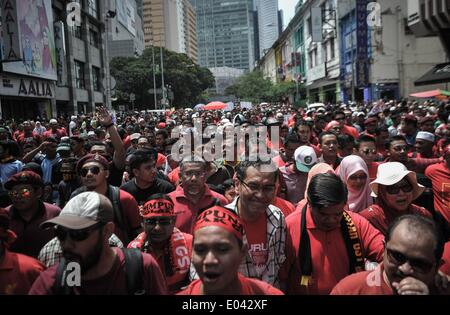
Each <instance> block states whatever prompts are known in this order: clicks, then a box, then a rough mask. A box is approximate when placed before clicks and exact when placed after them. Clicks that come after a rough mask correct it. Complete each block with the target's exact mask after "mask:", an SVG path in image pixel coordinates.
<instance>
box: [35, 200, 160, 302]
mask: <svg viewBox="0 0 450 315" xmlns="http://www.w3.org/2000/svg"><path fill="white" fill-rule="evenodd" d="M113 218H114V211H113V207H112V204H111V202H110V201H109V200H108V198H106V197H105V196H103V195H100V194H98V193H96V192H85V193H82V194H79V195H78V196H76V197H74V198H72V199H71V200H70V201H69V202H68V203H67V205H66V206H65V207H64V209H63V211H61V214H60V216H58V217H56V218H54V219H52V220H49V221H46V222H44V223H43V225H42V228H53V230H54V232H55V234H56V236H57V237H58V239H59V241H60V243H61V247H62V251H63V259H62V260H61V261H60V262H59V264H55V265H53V266H52V267H50V268H49V269H47V270H46V271H44V272H43V273H41V275H40V276H39V277H38V278H37V280H36V281H35V282H34V284H33V286H32V287H31V289H30V292H29V294H31V295H54V294H75V295H81V294H86V295H97V294H108V295H109V294H111V295H119V294H122V295H123V294H134V293H135V292H130V288H128V283H130V282H131V281H130V282H128V281H127V280H129V278H127V275H126V272H130V269H131V268H129V269H126V268H127V266H128V267H129V266H130V265H128V263H131V262H130V261H129V260H128V261H126V259H125V254H126V253H125V252H123V251H122V250H120V249H118V248H113V247H110V246H109V238H110V237H111V235H112V233H113V231H114V223H113ZM137 254H140V255H141V256H140V257H134V259H138V258H139V259H142V268H141V269H140V270H139V272H140V273H141V274H140V275H134V276H136V277H138V278H139V279H141V278H142V279H141V283H140V284H141V285H139V291H140V293H142V294H144V293H145V294H166V292H167V289H166V284H165V281H164V277H163V275H162V273H161V270H160V269H159V267H158V263H157V262H156V261H155V259H154V258H153V257H152V256H151V255H149V254H145V253H142V254H141V253H137ZM71 266H72V267H71ZM76 266H78V267H77V268H76ZM74 267H75V268H74ZM61 269H62V270H65V272H64V273H63V272H60V270H61ZM60 277H61V278H60ZM70 280H74V281H70ZM55 282H56V284H55Z"/></svg>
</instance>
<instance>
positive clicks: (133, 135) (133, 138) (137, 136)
mask: <svg viewBox="0 0 450 315" xmlns="http://www.w3.org/2000/svg"><path fill="white" fill-rule="evenodd" d="M140 137H141V134H140V133H137V132H136V133H133V134H132V135H131V136H130V140H131V141H133V140H138V139H139V138H140Z"/></svg>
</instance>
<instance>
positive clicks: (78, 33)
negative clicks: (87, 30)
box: [72, 25, 82, 39]
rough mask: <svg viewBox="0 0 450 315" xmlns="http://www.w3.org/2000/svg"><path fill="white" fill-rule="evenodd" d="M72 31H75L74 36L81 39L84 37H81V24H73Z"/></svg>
mask: <svg viewBox="0 0 450 315" xmlns="http://www.w3.org/2000/svg"><path fill="white" fill-rule="evenodd" d="M72 32H73V36H75V37H76V38H79V39H81V38H82V37H81V35H82V31H81V25H80V26H77V25H74V26H72Z"/></svg>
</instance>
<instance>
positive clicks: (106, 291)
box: [28, 248, 167, 295]
mask: <svg viewBox="0 0 450 315" xmlns="http://www.w3.org/2000/svg"><path fill="white" fill-rule="evenodd" d="M114 250H115V252H116V254H117V256H116V258H115V262H114V265H113V266H112V268H111V270H109V271H108V272H107V273H106V274H105V275H104V276H102V277H100V278H97V279H92V280H86V281H82V282H81V287H82V288H83V291H84V294H86V295H100V294H101V295H126V294H128V291H127V278H126V275H125V267H126V266H125V256H124V254H123V252H122V250H121V249H118V248H114ZM142 263H143V275H142V279H143V287H144V289H145V292H146V294H150V295H162V294H167V288H166V282H165V280H164V276H163V275H162V273H161V270H160V269H159V267H158V263H157V262H156V260H155V259H154V258H153V256H152V255H150V254H145V253H142ZM57 267H58V264H55V265H53V266H52V267H50V268H49V269H47V270H46V271H44V272H42V273H41V274H40V276H39V277H38V278H37V280H36V281H35V282H34V284H33V286H32V287H31V289H30V292H29V293H28V294H30V295H53V294H55V293H54V292H53V286H54V283H55V276H56V269H57ZM75 293H76V294H80V293H79V292H75Z"/></svg>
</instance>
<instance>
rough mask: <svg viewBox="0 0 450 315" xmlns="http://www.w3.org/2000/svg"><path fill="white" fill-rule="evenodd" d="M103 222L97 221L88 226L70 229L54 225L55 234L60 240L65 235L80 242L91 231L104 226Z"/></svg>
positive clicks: (62, 239) (64, 237)
mask: <svg viewBox="0 0 450 315" xmlns="http://www.w3.org/2000/svg"><path fill="white" fill-rule="evenodd" d="M104 225H105V224H104V223H97V224H95V225H93V226H91V227H88V228H86V229H83V230H71V229H66V228H64V227H62V226H60V225H56V226H55V235H56V237H57V238H58V239H59V240H60V241H61V242H64V241H65V240H66V239H67V236H69V237H70V239H71V240H73V241H75V242H82V241H84V240H86V239H87V238H88V237H89V235H91V233H92V232H93V231H95V230H97V229H99V228H100V227H102V226H104Z"/></svg>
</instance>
